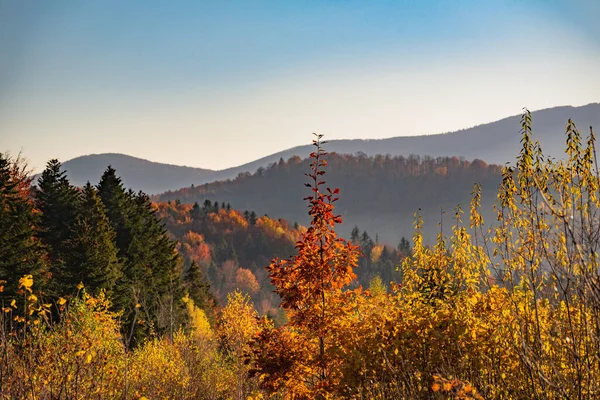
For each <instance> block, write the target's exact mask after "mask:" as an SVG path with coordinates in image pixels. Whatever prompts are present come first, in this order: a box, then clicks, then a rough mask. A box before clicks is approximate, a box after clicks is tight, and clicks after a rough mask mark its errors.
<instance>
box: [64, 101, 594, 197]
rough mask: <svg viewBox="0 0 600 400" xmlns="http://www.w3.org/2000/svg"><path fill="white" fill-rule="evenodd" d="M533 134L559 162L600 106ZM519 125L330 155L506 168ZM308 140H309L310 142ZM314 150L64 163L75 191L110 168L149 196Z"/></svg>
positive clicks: (337, 143)
mask: <svg viewBox="0 0 600 400" xmlns="http://www.w3.org/2000/svg"><path fill="white" fill-rule="evenodd" d="M532 117H533V131H534V134H535V137H536V139H537V140H539V141H540V144H541V145H542V148H543V150H544V154H546V155H551V156H554V157H557V158H558V157H561V156H562V155H563V154H564V153H563V151H564V147H565V134H564V131H565V129H564V126H565V124H566V122H567V120H568V119H569V118H571V119H573V120H574V121H575V123H577V125H578V127H579V129H580V130H582V131H584V132H587V129H588V127H589V126H590V125H591V126H594V127H600V103H592V104H588V105H586V106H581V107H571V106H562V107H554V108H548V109H544V110H540V111H535V112H533V113H532ZM519 119H520V116H518V115H517V116H512V117H508V118H505V119H502V120H500V121H496V122H492V123H488V124H483V125H478V126H475V127H472V128H469V129H464V130H460V131H456V132H449V133H442V134H435V135H423V136H398V137H393V138H388V139H369V140H363V139H356V140H331V141H329V142H328V144H327V149H328V151H330V152H337V153H341V154H356V153H364V154H366V155H369V156H374V155H377V154H390V155H393V156H396V155H402V156H405V157H407V156H409V155H411V154H417V155H421V156H422V155H425V154H427V155H430V156H433V157H445V156H449V157H452V156H457V157H464V158H465V159H468V160H473V159H476V158H478V159H482V160H485V161H486V162H488V163H494V164H505V163H506V162H512V161H513V160H514V158H515V156H516V155H517V154H518V151H519V141H520V134H519ZM309 139H310V137H309V136H308V135H307V141H308V140H309ZM311 151H312V146H310V145H305V146H298V147H293V148H291V149H287V150H283V151H281V152H278V153H275V154H271V155H269V156H266V157H263V158H261V159H258V160H255V161H252V162H250V163H247V164H244V165H240V166H237V167H232V168H228V169H224V170H220V171H212V170H207V169H201V168H191V167H178V166H174V165H168V164H158V163H153V162H150V161H147V160H142V159H138V158H134V157H129V156H125V155H120V154H98V155H90V156H83V157H78V158H75V159H73V160H70V161H67V162H65V163H64V168H65V169H66V170H67V171H68V175H69V178H70V179H71V181H72V182H73V183H75V184H77V185H83V184H85V182H87V181H88V180H89V181H91V182H95V181H96V180H97V179H98V178H99V176H100V174H101V172H102V170H103V169H104V168H106V166H107V165H108V164H111V165H112V166H113V167H114V168H116V169H117V171H118V173H119V174H120V175H121V176H122V177H123V181H124V182H125V185H126V186H127V187H130V188H133V189H135V190H143V191H145V192H147V193H150V194H156V193H161V192H164V191H167V190H174V189H178V188H182V187H185V186H190V185H191V184H194V185H200V184H204V183H208V182H213V181H218V180H227V179H233V178H235V177H236V176H237V175H238V174H240V173H245V172H251V173H253V172H255V171H256V170H257V169H258V168H261V167H263V168H264V167H267V166H268V165H270V164H272V163H275V162H278V161H279V160H280V159H284V160H287V159H289V158H290V157H292V156H294V155H297V156H300V157H301V158H305V157H308V155H309V154H310V152H311Z"/></svg>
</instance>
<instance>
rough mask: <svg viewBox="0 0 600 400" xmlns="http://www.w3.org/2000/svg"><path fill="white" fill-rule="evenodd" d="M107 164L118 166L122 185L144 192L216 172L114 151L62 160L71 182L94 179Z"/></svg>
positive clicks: (173, 186) (180, 184)
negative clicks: (153, 160)
mask: <svg viewBox="0 0 600 400" xmlns="http://www.w3.org/2000/svg"><path fill="white" fill-rule="evenodd" d="M108 165H111V166H112V167H113V168H115V169H116V170H117V172H118V174H119V175H120V176H121V178H122V180H123V184H124V185H125V187H127V188H131V189H134V190H136V191H137V190H142V191H144V192H146V193H160V192H164V191H167V190H172V189H177V188H181V187H184V186H190V185H192V184H194V183H197V182H199V181H201V182H204V181H206V179H207V178H206V177H208V176H211V175H212V174H214V172H215V171H212V170H208V169H201V168H192V167H182V166H179V165H171V164H161V163H157V162H152V161H148V160H144V159H141V158H137V157H132V156H127V155H124V154H113V153H106V154H91V155H87V156H81V157H77V158H74V159H72V160H69V161H66V162H64V163H63V165H62V168H63V170H66V171H67V176H68V177H69V180H70V181H71V183H72V184H74V185H76V186H83V185H85V184H86V183H87V182H88V181H90V182H92V183H93V184H95V183H97V182H98V180H99V179H100V176H102V173H103V172H104V170H105V169H106V167H107V166H108ZM209 180H211V179H209ZM36 181H37V177H36Z"/></svg>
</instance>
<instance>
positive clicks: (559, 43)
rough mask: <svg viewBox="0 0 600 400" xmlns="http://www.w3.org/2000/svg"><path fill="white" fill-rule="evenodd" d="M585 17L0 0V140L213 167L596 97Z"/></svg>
mask: <svg viewBox="0 0 600 400" xmlns="http://www.w3.org/2000/svg"><path fill="white" fill-rule="evenodd" d="M598 21H600V1H598V0H589V1H580V0H570V1H569V0H564V1H551V0H548V1H517V0H512V1H510V0H498V1H492V0H489V1H479V0H477V1H475V0H474V1H450V0H439V1H425V0H414V1H375V0H370V1H352V0H336V1H334V0H330V1H310V0H298V1H292V0H278V1H257V0H248V1H213V2H205V1H198V0H195V1H167V0H165V1H149V0H144V1H142V0H137V1H133V0H132V1H125V0H115V1H107V0H102V1H86V0H71V1H61V0H53V1H45V0H40V1H30V0H0V151H6V150H9V151H11V152H13V153H15V152H18V151H19V150H23V153H24V155H25V156H26V157H27V158H28V159H29V160H30V162H31V165H32V166H33V167H35V168H36V169H39V168H41V167H43V165H44V164H45V162H46V161H47V160H48V159H50V158H59V159H60V160H61V161H66V160H68V159H70V158H74V157H77V156H79V155H83V154H90V153H104V152H117V153H125V154H130V155H133V156H137V157H142V158H146V159H150V160H153V161H160V162H167V163H172V164H185V165H190V166H195V167H204V168H213V169H221V168H225V167H229V166H234V165H239V164H243V163H245V162H248V161H251V160H254V159H256V158H259V157H262V156H265V155H268V154H271V153H274V152H276V151H279V150H283V149H285V148H289V147H292V146H296V145H300V144H306V143H308V142H309V141H310V140H311V139H312V138H311V135H310V133H311V132H321V133H325V134H326V137H327V138H329V139H337V138H383V137H391V136H400V135H416V134H429V133H439V132H445V131H452V130H456V129H461V128H466V127H470V126H473V125H476V124H479V123H484V122H490V121H494V120H497V119H500V118H503V117H506V116H509V115H514V114H518V113H519V112H520V110H521V108H522V107H524V106H527V107H529V108H530V109H531V110H536V109H541V108H546V107H552V106H557V105H566V104H570V105H584V104H587V103H590V102H598V101H600V75H599V71H600V24H599V23H598Z"/></svg>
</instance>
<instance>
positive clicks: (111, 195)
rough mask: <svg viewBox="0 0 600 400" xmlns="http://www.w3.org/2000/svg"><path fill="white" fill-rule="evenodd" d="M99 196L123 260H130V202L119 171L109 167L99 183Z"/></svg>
mask: <svg viewBox="0 0 600 400" xmlns="http://www.w3.org/2000/svg"><path fill="white" fill-rule="evenodd" d="M97 188H98V196H99V197H100V199H101V200H102V204H104V207H105V209H106V215H107V217H108V220H109V221H110V225H111V227H112V229H113V231H114V232H115V242H116V245H117V249H118V251H119V256H120V257H121V258H128V257H127V252H128V250H129V244H130V243H131V239H132V238H131V232H130V229H129V227H128V220H129V218H130V217H129V214H130V212H131V208H130V205H129V203H130V201H129V198H128V196H127V192H126V191H125V188H124V187H123V183H122V182H121V178H119V177H118V176H117V171H115V169H114V168H112V167H111V166H108V168H106V170H105V171H104V174H102V178H101V179H100V183H98V186H97Z"/></svg>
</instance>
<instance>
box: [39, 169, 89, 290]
mask: <svg viewBox="0 0 600 400" xmlns="http://www.w3.org/2000/svg"><path fill="white" fill-rule="evenodd" d="M34 194H35V205H36V207H37V209H38V210H40V233H39V237H40V239H41V242H42V243H43V244H44V246H46V248H47V249H48V255H49V256H50V263H51V271H52V275H53V278H54V279H53V285H52V286H53V288H54V291H55V292H56V293H64V292H65V291H67V290H69V286H70V287H71V288H72V287H74V285H70V283H72V280H71V277H70V276H69V272H68V271H67V270H66V268H67V267H66V265H65V258H66V257H67V255H68V252H69V250H68V249H67V247H66V246H67V243H68V242H69V240H71V239H72V238H73V230H74V225H75V222H76V220H77V213H78V208H79V201H80V198H79V192H78V190H77V188H75V187H74V186H72V185H71V184H70V182H69V180H68V179H67V176H66V172H65V171H61V163H60V162H58V160H55V159H54V160H50V161H48V163H47V164H46V169H45V170H44V171H43V172H42V175H41V176H40V178H39V179H38V185H37V190H35V191H34ZM75 284H77V283H75Z"/></svg>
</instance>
